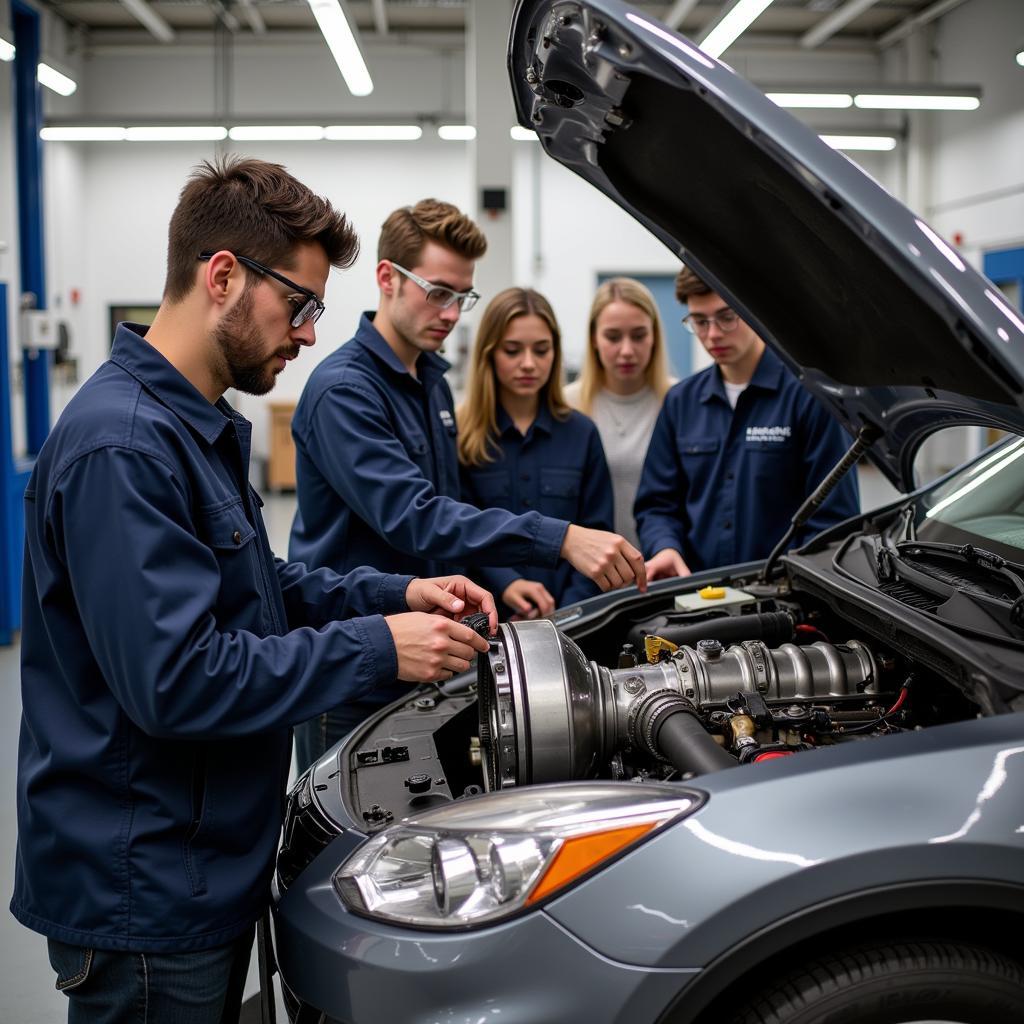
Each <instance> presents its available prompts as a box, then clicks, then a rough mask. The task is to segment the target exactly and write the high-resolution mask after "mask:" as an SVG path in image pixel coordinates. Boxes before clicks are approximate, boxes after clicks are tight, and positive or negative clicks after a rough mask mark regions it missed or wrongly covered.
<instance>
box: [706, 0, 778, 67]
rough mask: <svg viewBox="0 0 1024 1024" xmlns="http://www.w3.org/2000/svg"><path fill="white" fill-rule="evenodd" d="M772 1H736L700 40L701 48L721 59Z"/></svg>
mask: <svg viewBox="0 0 1024 1024" xmlns="http://www.w3.org/2000/svg"><path fill="white" fill-rule="evenodd" d="M771 3H772V0H736V3H735V4H733V6H732V7H731V8H730V9H729V10H728V11H727V12H726V14H725V15H724V16H723V17H722V18H721V20H720V21H719V22H718V23H717V24H716V25H715V26H714V28H712V29H711V31H710V32H709V33H708V34H707V35H706V36H704V38H703V39H701V40H700V44H699V45H700V48H701V49H702V50H703V51H704V52H705V53H706V54H709V55H710V56H712V57H721V55H722V54H723V53H725V51H726V50H728V49H729V47H730V46H732V44H733V43H734V42H735V41H736V40H737V39H738V38H739V36H741V35H742V34H743V33H744V32H745V31H746V30H747V29H748V28H749V27H750V25H751V24H752V23H753V22H754V21H755V20H756V19H757V18H758V17H760V15H761V14H762V12H763V11H764V10H765V8H767V7H768V6H769V5H770V4H771Z"/></svg>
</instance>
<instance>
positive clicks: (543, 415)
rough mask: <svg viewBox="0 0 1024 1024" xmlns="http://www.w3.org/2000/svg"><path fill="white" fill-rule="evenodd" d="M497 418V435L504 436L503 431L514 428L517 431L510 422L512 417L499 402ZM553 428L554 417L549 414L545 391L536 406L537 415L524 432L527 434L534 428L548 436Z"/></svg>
mask: <svg viewBox="0 0 1024 1024" xmlns="http://www.w3.org/2000/svg"><path fill="white" fill-rule="evenodd" d="M497 420H498V436H499V437H504V435H505V432H506V431H508V430H514V431H515V432H516V433H517V434H518V433H519V431H518V429H517V428H516V425H515V424H514V423H513V422H512V417H511V416H509V414H508V413H507V412H505V407H504V406H503V405H502V404H501V403H500V402H499V403H498V409H497ZM553 428H554V417H553V416H552V415H551V409H550V407H549V406H548V399H547V392H542V393H541V396H540V405H539V406H538V408H537V416H536V418H535V419H534V421H533V423H531V424H530V429H529V430H528V431H527V432H526V434H527V436H528V435H529V434H531V433H532V432H533V431H535V430H542V431H544V433H545V434H547V435H548V436H549V437H550V436H551V432H552V429H553Z"/></svg>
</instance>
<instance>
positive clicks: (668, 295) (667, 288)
mask: <svg viewBox="0 0 1024 1024" xmlns="http://www.w3.org/2000/svg"><path fill="white" fill-rule="evenodd" d="M613 277H631V278H633V280H634V281H639V282H640V283H641V284H642V285H644V286H645V287H646V288H648V289H649V290H650V292H651V294H652V295H653V296H654V301H655V302H656V303H657V306H658V312H659V313H660V314H661V326H662V329H663V330H664V332H665V348H666V352H667V355H668V364H669V373H671V374H672V376H673V377H679V378H680V379H682V378H683V377H688V376H689V375H690V373H691V372H692V370H693V335H692V334H690V332H689V331H688V330H687V329H686V328H685V327H684V326H683V317H684V316H686V307H685V306H680V305H679V303H678V302H676V290H675V282H676V275H675V274H628V273H625V272H615V273H606V274H598V275H597V283H598V284H599V285H601V284H604V282H605V281H608V280H609V279H611V278H613Z"/></svg>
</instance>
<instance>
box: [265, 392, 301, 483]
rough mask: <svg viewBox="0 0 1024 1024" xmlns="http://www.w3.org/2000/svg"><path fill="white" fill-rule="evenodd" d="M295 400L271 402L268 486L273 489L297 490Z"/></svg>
mask: <svg viewBox="0 0 1024 1024" xmlns="http://www.w3.org/2000/svg"><path fill="white" fill-rule="evenodd" d="M294 414H295V403H294V402H271V403H270V456H269V458H268V459H267V487H268V489H270V490H272V491H294V490H295V442H294V441H293V440H292V416H293V415H294Z"/></svg>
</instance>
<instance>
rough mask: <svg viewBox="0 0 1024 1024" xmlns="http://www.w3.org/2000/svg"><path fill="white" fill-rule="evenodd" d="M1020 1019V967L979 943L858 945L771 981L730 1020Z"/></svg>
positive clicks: (849, 1023)
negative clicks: (769, 985) (976, 944)
mask: <svg viewBox="0 0 1024 1024" xmlns="http://www.w3.org/2000/svg"><path fill="white" fill-rule="evenodd" d="M1020 1020H1024V970H1022V968H1021V965H1020V964H1019V963H1017V962H1016V961H1014V960H1011V959H1009V958H1008V957H1005V956H1003V955H1002V954H1000V953H996V952H994V951H992V950H989V949H985V948H983V947H981V946H975V945H969V944H962V943H953V942H932V941H921V942H914V941H906V942H893V943H887V944H884V945H864V946H858V947H856V948H852V949H848V950H843V951H840V952H836V953H834V954H831V955H829V956H824V957H821V958H820V959H818V960H813V961H811V962H810V963H808V964H805V965H804V966H803V967H800V968H799V969H797V970H794V971H792V972H791V973H790V974H788V975H785V976H783V977H782V978H781V979H780V980H778V981H776V982H775V983H774V984H773V985H772V986H771V987H770V988H768V989H766V990H765V991H764V992H762V993H761V995H759V996H758V997H757V998H756V999H754V1000H753V1001H752V1002H750V1003H748V1004H747V1006H746V1007H745V1008H744V1009H743V1010H742V1011H741V1012H740V1013H739V1014H738V1015H737V1016H736V1017H734V1018H733V1024H936V1022H941V1024H947V1022H950V1024H1008V1022H1009V1021H1020Z"/></svg>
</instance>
